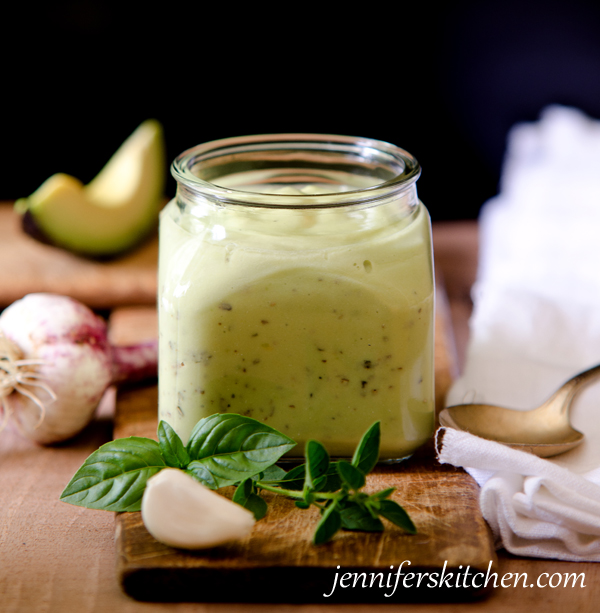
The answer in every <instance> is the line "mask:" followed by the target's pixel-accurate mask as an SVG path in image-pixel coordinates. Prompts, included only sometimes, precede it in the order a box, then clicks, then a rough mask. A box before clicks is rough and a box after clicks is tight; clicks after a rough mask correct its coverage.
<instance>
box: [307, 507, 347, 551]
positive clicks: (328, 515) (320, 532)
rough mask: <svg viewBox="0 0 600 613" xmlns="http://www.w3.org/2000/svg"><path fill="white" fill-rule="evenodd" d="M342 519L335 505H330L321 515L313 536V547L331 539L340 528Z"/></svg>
mask: <svg viewBox="0 0 600 613" xmlns="http://www.w3.org/2000/svg"><path fill="white" fill-rule="evenodd" d="M341 526H342V518H341V516H340V514H339V511H338V510H337V507H336V505H335V503H333V504H330V505H329V506H328V507H327V508H326V509H325V512H324V513H323V515H322V517H321V519H320V521H319V523H318V524H317V528H316V530H315V534H314V536H313V543H314V544H315V545H321V544H322V543H325V542H327V541H328V540H329V539H331V537H332V536H333V535H334V534H335V533H336V532H337V531H338V530H339V529H340V528H341Z"/></svg>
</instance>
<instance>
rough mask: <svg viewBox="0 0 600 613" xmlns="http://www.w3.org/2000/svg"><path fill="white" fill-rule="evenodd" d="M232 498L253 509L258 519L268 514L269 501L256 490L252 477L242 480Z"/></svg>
mask: <svg viewBox="0 0 600 613" xmlns="http://www.w3.org/2000/svg"><path fill="white" fill-rule="evenodd" d="M232 500H233V502H236V503H237V504H239V505H240V506H242V507H244V508H245V509H248V510H249V511H251V512H252V513H253V514H254V518H255V519H256V520H259V519H262V518H263V517H264V516H265V515H266V514H267V503H266V502H265V500H264V499H263V498H261V497H260V496H259V495H258V494H257V493H256V492H255V488H254V483H253V482H252V479H251V478H248V479H246V480H244V481H242V483H240V485H238V487H237V488H236V490H235V493H234V494H233V498H232Z"/></svg>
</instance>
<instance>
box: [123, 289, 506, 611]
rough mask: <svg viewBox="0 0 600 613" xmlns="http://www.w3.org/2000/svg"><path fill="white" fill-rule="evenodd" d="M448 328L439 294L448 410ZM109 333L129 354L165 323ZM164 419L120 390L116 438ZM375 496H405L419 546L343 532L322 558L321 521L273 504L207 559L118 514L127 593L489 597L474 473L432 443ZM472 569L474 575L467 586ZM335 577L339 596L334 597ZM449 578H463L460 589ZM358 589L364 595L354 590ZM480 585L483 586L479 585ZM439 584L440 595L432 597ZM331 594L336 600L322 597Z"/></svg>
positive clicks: (140, 391)
mask: <svg viewBox="0 0 600 613" xmlns="http://www.w3.org/2000/svg"><path fill="white" fill-rule="evenodd" d="M440 298H441V300H440ZM446 321H447V320H446V309H445V302H444V299H443V293H441V292H439V293H438V312H437V317H436V333H437V336H436V386H437V394H436V396H437V398H438V402H441V400H442V398H443V395H444V393H445V391H446V390H447V388H448V385H449V384H450V381H451V378H452V374H453V367H454V361H453V357H452V352H451V351H450V348H451V344H450V342H449V336H448V334H447V327H446ZM111 326H112V332H113V338H114V339H115V340H116V341H119V342H131V341H133V340H135V339H137V338H140V339H141V338H144V336H150V335H152V334H153V333H154V331H155V329H156V321H155V313H154V312H153V311H144V310H140V309H129V310H123V311H117V312H115V314H114V315H113V318H112V320H111ZM156 415H157V388H156V386H149V387H143V388H131V389H127V390H121V391H120V393H119V394H118V398H117V412H116V419H115V431H114V436H115V438H121V437H126V436H134V435H135V436H146V437H151V438H156V427H157V417H156ZM367 487H368V489H372V490H378V489H383V488H387V487H395V488H396V492H395V493H394V494H393V496H392V497H393V499H394V500H396V501H398V502H399V503H400V504H402V505H403V506H404V507H405V508H406V510H407V511H408V512H409V513H410V515H411V517H412V519H413V521H414V522H415V524H416V526H417V529H418V534H416V535H412V536H411V535H407V534H405V533H403V532H402V531H401V530H400V529H399V528H396V527H395V526H392V525H391V524H389V523H388V524H387V525H386V530H385V532H383V533H358V532H340V533H339V534H338V535H336V537H335V538H334V539H333V541H331V542H329V543H327V544H325V545H321V546H319V547H315V546H314V545H312V544H311V538H312V534H313V531H314V528H315V525H316V522H317V521H318V511H317V510H316V509H309V510H306V511H302V510H300V509H297V508H295V506H294V504H293V502H292V501H290V500H287V499H285V498H283V497H279V496H276V495H272V496H267V495H265V498H266V499H267V500H268V503H269V512H268V514H267V516H266V517H265V518H263V519H262V520H260V521H259V522H257V524H256V526H255V528H254V530H253V532H252V533H251V535H250V536H249V537H248V538H246V539H245V540H243V541H241V542H238V543H235V544H231V545H227V546H222V547H218V548H215V549H211V550H209V551H205V552H184V551H180V550H176V549H173V548H171V547H168V546H166V545H162V544H161V543H158V542H157V541H156V540H154V539H153V538H152V536H150V534H149V533H148V532H147V531H146V529H145V527H144V525H143V522H142V519H141V514H140V513H123V514H118V515H117V517H116V547H117V554H118V566H117V571H118V576H119V580H120V582H121V585H122V588H123V589H124V591H125V592H126V593H127V594H129V595H130V596H133V597H134V598H137V599H140V600H149V601H195V602H234V601H240V602H261V601H265V602H266V601H275V602H294V603H298V602H323V603H329V602H334V601H337V602H359V601H363V602H365V601H366V602H387V603H390V602H406V601H448V600H465V599H472V598H477V597H482V596H483V595H485V594H486V593H487V590H485V589H483V588H481V589H475V588H473V587H472V584H471V578H472V577H473V574H474V573H476V572H482V573H484V575H485V574H486V573H487V572H488V571H489V572H494V571H497V568H496V565H497V559H496V554H495V551H494V547H493V544H492V541H491V536H490V532H489V528H488V526H487V525H486V523H485V521H484V520H483V518H482V516H481V514H480V511H479V504H478V486H477V484H476V483H475V481H473V479H472V478H471V477H470V476H469V475H467V474H466V473H465V472H464V471H462V470H460V469H456V468H454V467H452V466H446V465H444V466H442V465H439V464H438V463H437V462H436V460H435V454H434V450H433V443H430V444H429V445H426V446H425V447H424V448H422V449H421V450H419V452H418V453H416V454H415V455H414V456H413V458H411V459H410V460H409V461H407V462H404V463H402V464H398V465H395V466H387V467H379V468H377V469H376V470H375V471H374V473H373V474H372V475H370V476H369V478H368V482H367ZM402 562H405V563H404V566H403V572H404V573H408V572H412V573H415V576H414V577H411V576H410V575H406V574H405V575H402V576H401V578H400V580H399V583H398V587H397V588H396V589H395V591H394V590H393V587H394V585H395V582H396V575H395V573H396V570H397V568H398V566H399V565H400V564H402ZM409 562H410V566H409V564H408V563H409ZM490 564H491V568H490ZM391 567H393V568H391ZM407 567H408V568H407ZM467 569H468V570H469V572H470V573H471V574H470V575H467V579H466V580H465V576H464V573H465V571H466V570H467ZM442 572H443V573H445V574H444V576H445V577H446V579H445V580H444V581H442V577H441V576H440V573H442ZM336 573H338V584H337V587H336V589H335V590H334V589H333V588H334V584H335V581H336ZM343 573H352V574H351V575H350V576H349V577H346V579H345V580H344V582H345V584H347V585H349V587H346V588H341V587H339V578H341V577H342V574H343ZM357 573H366V574H365V575H364V576H363V575H359V574H357ZM377 573H382V574H381V575H378V574H377ZM417 573H421V585H420V587H417V586H416V583H417V581H418V577H419V575H418V574H417ZM424 573H429V575H425V574H424ZM434 573H437V574H438V576H437V577H436V576H435V575H434ZM448 573H453V574H452V577H451V578H449V577H448ZM457 573H458V575H457ZM461 573H462V574H461ZM355 577H357V583H356V586H355V587H352V584H353V582H354V578H355ZM372 577H374V583H373V586H372V587H370V586H371V578H372ZM480 580H481V578H480V577H478V579H477V580H476V582H477V583H478V584H479V583H480V582H481V581H480ZM364 581H366V583H363V582H364ZM382 581H383V583H381V582H382ZM403 581H406V587H405V586H404V585H403ZM432 583H436V584H437V585H438V587H431V584H432ZM439 584H443V587H439ZM363 585H366V587H363ZM381 586H383V587H381ZM465 586H466V587H465ZM332 591H333V594H332V595H331V596H329V597H325V596H324V594H330V593H331V592H332ZM386 594H391V595H390V596H386Z"/></svg>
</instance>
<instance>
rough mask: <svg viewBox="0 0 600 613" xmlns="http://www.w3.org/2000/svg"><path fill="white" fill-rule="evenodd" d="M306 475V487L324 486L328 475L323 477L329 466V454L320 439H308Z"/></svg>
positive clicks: (316, 487)
mask: <svg viewBox="0 0 600 613" xmlns="http://www.w3.org/2000/svg"><path fill="white" fill-rule="evenodd" d="M305 455H306V475H305V477H304V487H305V488H308V489H316V490H318V489H319V487H321V486H324V485H325V483H326V482H327V477H325V478H324V479H321V477H323V476H325V475H326V473H327V469H328V468H329V454H328V453H327V450H326V449H325V447H323V445H321V443H319V442H318V441H308V443H306V452H305Z"/></svg>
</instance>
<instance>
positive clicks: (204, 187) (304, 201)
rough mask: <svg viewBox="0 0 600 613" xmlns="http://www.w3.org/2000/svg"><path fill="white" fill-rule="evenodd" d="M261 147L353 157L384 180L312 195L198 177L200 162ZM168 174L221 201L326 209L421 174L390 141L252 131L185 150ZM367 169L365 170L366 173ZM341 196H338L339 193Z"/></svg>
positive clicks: (361, 200) (181, 185)
mask: <svg viewBox="0 0 600 613" xmlns="http://www.w3.org/2000/svg"><path fill="white" fill-rule="evenodd" d="M259 152H263V153H264V154H266V155H269V156H271V159H273V157H274V156H278V157H279V158H281V159H282V160H285V159H290V157H293V156H301V155H303V154H304V155H309V154H313V155H319V156H320V158H321V159H322V161H323V163H325V159H326V157H327V156H329V157H330V158H331V159H332V160H333V158H334V157H335V158H336V160H337V161H338V162H339V161H340V160H342V159H346V158H347V159H348V160H353V161H354V163H355V164H356V166H357V167H358V166H359V165H363V166H364V168H365V169H367V168H371V169H372V170H373V171H375V169H376V170H377V172H379V173H381V174H385V175H387V178H386V179H385V180H382V181H381V182H380V183H377V184H375V185H371V186H368V187H357V188H356V189H351V190H348V191H344V192H342V193H340V192H339V191H336V192H334V191H332V192H324V193H319V194H315V195H312V194H311V195H306V194H273V193H262V192H256V191H243V190H240V189H234V188H231V187H223V186H220V185H218V184H216V183H212V182H211V181H209V180H205V179H203V178H201V177H200V176H198V174H197V172H198V169H199V167H201V166H203V167H206V166H210V167H213V168H215V167H218V163H219V159H221V160H223V159H228V160H233V159H235V160H236V161H239V160H243V159H244V156H246V158H248V157H249V156H250V155H252V154H254V155H256V154H258V153H259ZM171 173H172V175H173V177H174V178H175V179H176V181H177V183H178V189H183V190H184V191H185V192H186V193H187V194H188V195H190V196H192V197H194V196H201V197H202V196H203V197H207V198H209V199H211V200H214V201H216V202H218V203H220V204H237V205H243V206H251V207H262V208H279V209H281V208H290V209H306V208H330V207H343V206H351V205H355V204H366V203H373V204H375V203H377V201H380V200H382V199H387V198H389V197H390V196H392V195H397V194H399V193H401V192H404V191H406V190H408V189H410V188H411V187H412V186H413V185H414V183H415V182H416V181H417V179H418V178H419V176H420V174H421V167H420V165H419V163H418V161H417V160H416V158H415V157H414V156H413V155H411V154H410V153H408V151H405V150H404V149H401V148H400V147H397V146H396V145H393V144H391V143H388V142H385V141H380V140H375V139H369V138H362V137H354V136H343V135H336V134H312V133H281V134H256V135H247V136H239V137H230V138H223V139H219V140H214V141H209V142H206V143H202V144H200V145H197V146H195V147H192V148H190V149H187V150H186V151H184V152H183V153H181V154H180V155H179V156H177V157H176V158H175V160H174V161H173V163H172V165H171ZM364 174H366V170H365V172H364ZM341 196H342V198H341Z"/></svg>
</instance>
